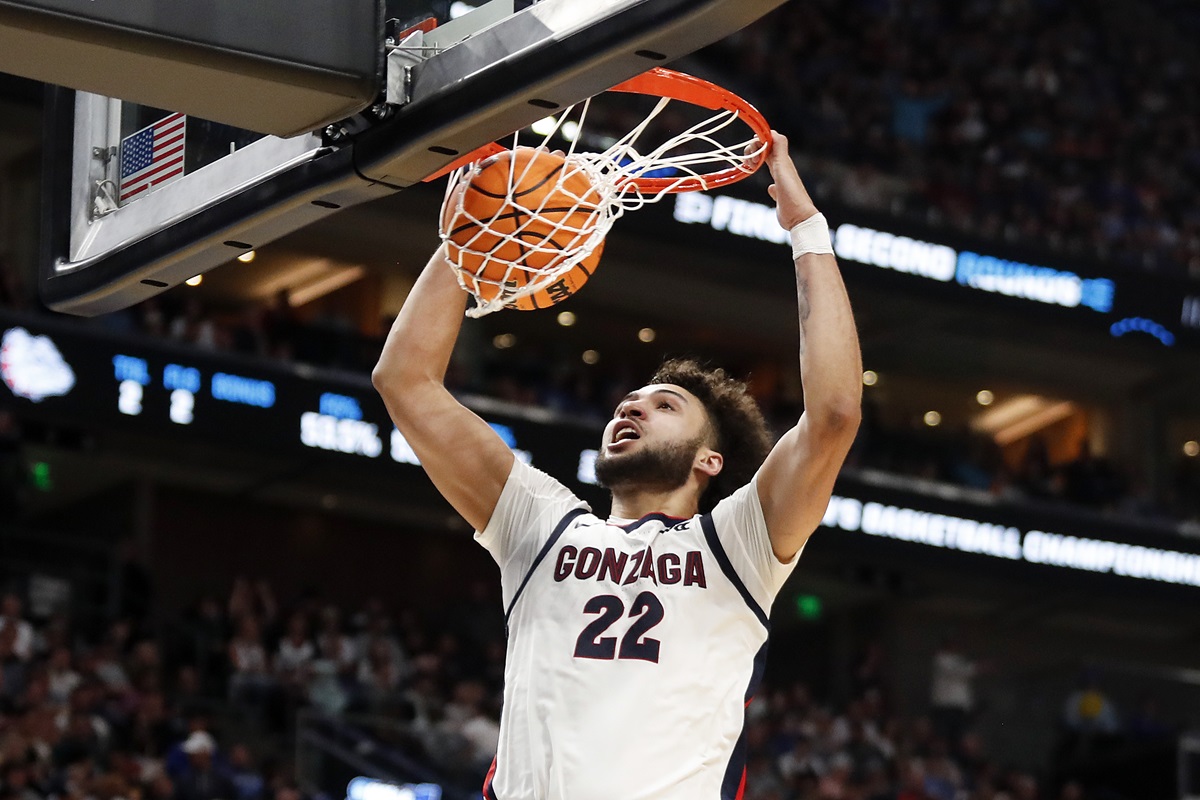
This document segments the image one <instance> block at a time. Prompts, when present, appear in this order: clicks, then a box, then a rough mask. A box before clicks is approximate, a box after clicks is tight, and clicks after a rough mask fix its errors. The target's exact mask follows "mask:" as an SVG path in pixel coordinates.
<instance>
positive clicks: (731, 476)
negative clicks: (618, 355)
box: [650, 358, 771, 512]
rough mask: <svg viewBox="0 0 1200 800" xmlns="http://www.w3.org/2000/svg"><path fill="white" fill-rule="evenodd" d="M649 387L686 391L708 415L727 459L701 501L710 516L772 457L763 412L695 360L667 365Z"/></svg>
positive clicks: (725, 377)
mask: <svg viewBox="0 0 1200 800" xmlns="http://www.w3.org/2000/svg"><path fill="white" fill-rule="evenodd" d="M650 383H651V384H655V383H673V384H675V385H676V386H680V387H682V388H684V389H687V390H688V391H689V392H691V393H692V394H693V395H695V396H696V397H697V398H698V399H699V400H700V402H701V403H703V404H704V408H705V410H706V411H707V412H708V419H709V423H710V424H711V426H712V432H713V438H714V439H715V446H714V448H713V449H714V450H716V451H717V452H718V453H720V454H721V455H722V456H724V466H723V467H722V468H721V472H720V473H719V474H718V475H717V476H716V477H715V478H713V479H712V480H711V481H709V483H708V488H707V489H705V490H704V494H703V495H702V496H701V497H700V510H701V511H703V512H707V511H711V510H712V508H713V506H715V505H716V504H717V503H718V502H719V501H720V500H722V499H724V498H726V497H728V496H729V495H731V494H733V492H734V491H735V490H737V489H739V488H741V487H742V486H745V485H746V484H747V483H749V482H750V479H751V478H753V477H754V473H755V472H757V471H758V468H759V467H760V466H762V463H763V461H764V460H765V459H766V457H767V453H768V452H770V450H771V435H770V433H769V432H768V430H767V422H766V420H765V419H763V415H762V411H761V410H759V408H758V403H756V402H755V401H754V398H753V397H751V396H750V394H749V392H748V391H747V390H746V384H745V383H743V382H742V381H739V380H737V379H735V378H733V377H732V376H730V375H729V374H728V373H727V372H725V370H723V369H721V368H719V367H718V368H716V369H709V368H707V367H705V366H704V365H702V364H700V363H699V362H697V361H694V360H693V359H690V358H673V359H669V360H667V361H664V362H663V363H662V365H661V366H660V367H659V368H658V371H657V372H655V373H654V377H652V378H651V379H650Z"/></svg>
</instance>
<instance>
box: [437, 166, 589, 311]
mask: <svg viewBox="0 0 1200 800" xmlns="http://www.w3.org/2000/svg"><path fill="white" fill-rule="evenodd" d="M455 192H456V194H454V195H452V197H451V200H450V202H447V203H446V207H445V209H444V210H443V219H442V229H443V230H445V231H448V233H447V237H446V238H447V246H448V249H449V256H450V259H451V260H452V261H453V262H455V263H456V264H458V266H459V267H460V269H461V275H462V279H463V282H464V283H465V284H466V288H467V289H468V290H469V291H471V292H473V293H475V294H476V296H478V297H479V298H481V299H482V300H484V301H490V300H493V299H495V298H496V297H497V296H498V295H500V293H501V291H502V289H506V288H507V289H509V290H512V289H520V288H522V287H524V286H526V285H527V284H529V283H530V282H532V281H536V280H538V279H539V278H540V277H542V276H543V274H544V273H545V272H547V271H555V270H559V269H562V268H563V267H564V265H565V264H567V263H568V262H569V261H570V260H571V258H572V257H573V256H575V255H577V253H578V250H579V248H581V247H583V246H584V245H585V244H586V243H587V242H588V239H589V237H590V235H591V232H592V230H593V229H594V227H595V225H596V222H597V220H598V218H599V215H600V209H599V204H600V200H601V198H600V193H599V192H598V191H597V189H596V188H595V187H594V186H593V185H592V182H591V180H590V179H589V178H588V176H587V174H586V173H585V172H583V171H582V170H578V169H572V168H571V167H570V164H569V162H568V160H567V159H566V158H565V157H564V156H562V155H559V154H557V153H551V152H549V151H546V150H544V149H538V148H532V147H518V148H517V149H515V150H506V151H505V152H503V153H499V154H497V155H495V156H492V157H491V158H488V159H486V160H484V161H482V162H480V163H479V164H478V165H477V166H476V167H474V168H473V169H472V170H470V171H468V172H467V173H466V177H465V178H464V180H463V183H462V184H460V187H459V188H457V189H456V190H455ZM457 193H461V204H460V203H459V202H456V198H458V197H459V195H458V194H457ZM447 217H448V218H447ZM603 249H604V242H603V240H601V241H600V243H599V244H598V245H597V246H596V248H595V249H594V250H592V252H591V253H589V254H588V255H587V257H585V258H584V259H582V260H581V261H580V262H579V263H577V264H575V265H574V266H571V267H570V269H568V270H567V271H566V272H565V274H563V275H561V276H559V277H558V279H557V280H555V281H553V282H552V283H551V284H550V285H549V286H547V287H545V288H544V289H540V290H538V291H536V292H534V293H532V294H529V295H526V296H524V297H521V298H518V299H517V300H515V301H513V302H511V303H509V304H507V307H508V308H517V309H520V310H522V311H531V310H533V309H538V308H547V307H549V306H552V305H554V304H555V303H559V302H561V301H563V300H565V299H567V298H568V297H570V296H571V295H572V294H574V293H575V292H577V291H578V290H579V289H580V287H582V286H583V284H584V283H586V282H587V279H588V278H589V277H591V274H592V272H593V271H595V269H596V265H597V264H598V263H599V261H600V254H601V251H602V250H603Z"/></svg>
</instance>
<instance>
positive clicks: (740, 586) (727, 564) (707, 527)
mask: <svg viewBox="0 0 1200 800" xmlns="http://www.w3.org/2000/svg"><path fill="white" fill-rule="evenodd" d="M700 526H701V527H702V528H704V538H705V539H706V540H707V541H708V546H709V547H710V548H711V549H712V551H713V555H715V556H716V557H717V564H718V565H719V566H720V567H721V571H722V572H724V573H725V577H726V578H729V582H730V583H732V584H733V588H735V589H737V590H738V594H740V595H741V596H742V599H743V600H745V601H746V605H748V606H750V610H751V611H753V612H754V616H756V617H758V621H759V622H761V623H762V624H763V627H764V628H766V629H767V630H768V631H770V630H771V623H770V622H769V621H767V612H765V611H763V610H762V606H760V605H759V604H758V602H757V601H755V599H754V597H753V595H751V594H750V590H749V589H747V588H746V584H744V583H742V579H741V577H740V576H739V575H738V574H737V570H735V569H734V568H733V562H731V561H730V560H729V555H728V554H727V553H726V552H725V548H724V547H722V546H721V540H720V539H719V538H717V524H716V523H715V522H713V518H712V514H705V515H704V516H702V517H700Z"/></svg>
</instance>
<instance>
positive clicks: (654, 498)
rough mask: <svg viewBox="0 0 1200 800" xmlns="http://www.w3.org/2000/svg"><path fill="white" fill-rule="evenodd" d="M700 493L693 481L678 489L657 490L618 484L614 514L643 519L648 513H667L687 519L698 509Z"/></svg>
mask: <svg viewBox="0 0 1200 800" xmlns="http://www.w3.org/2000/svg"><path fill="white" fill-rule="evenodd" d="M697 499H698V494H697V492H696V487H694V486H692V485H691V482H690V481H689V482H688V483H686V484H684V485H683V486H680V487H679V488H678V489H671V490H655V489H643V488H632V487H624V486H617V487H613V493H612V516H613V517H616V518H618V519H629V520H635V519H641V518H642V517H644V516H646V515H647V514H665V515H666V516H668V517H679V518H680V519H687V518H689V517H691V516H693V515H695V513H696V511H697V510H698V503H697Z"/></svg>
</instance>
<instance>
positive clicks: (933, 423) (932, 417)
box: [922, 411, 942, 428]
mask: <svg viewBox="0 0 1200 800" xmlns="http://www.w3.org/2000/svg"><path fill="white" fill-rule="evenodd" d="M922 419H923V420H924V422H925V424H926V425H928V426H929V427H930V428H936V427H937V426H938V425H941V424H942V415H941V414H940V413H938V412H937V411H926V412H925V416H924V417H923V418H922Z"/></svg>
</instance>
